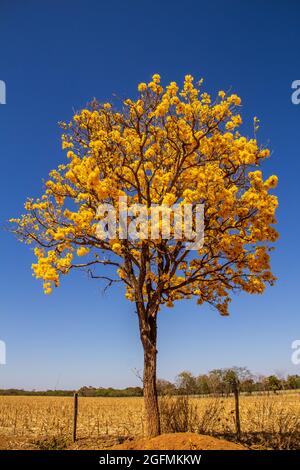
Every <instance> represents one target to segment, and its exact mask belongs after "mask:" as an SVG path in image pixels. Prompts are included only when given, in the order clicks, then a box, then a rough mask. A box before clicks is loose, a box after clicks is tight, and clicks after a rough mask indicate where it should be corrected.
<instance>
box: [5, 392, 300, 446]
mask: <svg viewBox="0 0 300 470" xmlns="http://www.w3.org/2000/svg"><path fill="white" fill-rule="evenodd" d="M164 400H165V399H163V402H162V421H163V431H165V432H180V431H192V432H197V433H201V434H210V435H217V436H223V437H227V438H230V439H233V438H234V430H235V422H234V401H233V398H231V397H229V398H208V397H207V398H201V397H199V398H190V399H189V416H188V419H186V414H187V413H186V408H185V409H182V410H181V417H182V418H183V419H182V420H181V422H178V421H176V422H174V420H173V416H170V413H171V415H172V411H171V410H172V407H171V408H170V400H172V399H167V400H169V402H164ZM173 400H175V399H173ZM72 407H73V400H72V398H69V397H28V396H0V448H2V449H3V448H6V447H21V448H22V447H25V448H26V447H28V446H29V447H30V446H33V448H36V446H38V447H40V448H41V447H43V442H44V443H46V444H45V446H46V447H47V445H49V447H50V448H52V447H53V448H57V447H59V446H61V447H65V446H67V445H69V444H68V442H69V441H70V437H71V435H72V422H73V414H72ZM176 416H177V417H178V416H179V421H180V410H179V412H178V410H177V411H176ZM240 416H241V428H242V433H243V436H244V437H243V439H244V443H245V442H246V443H248V444H249V445H251V446H257V447H260V446H263V447H266V448H299V433H300V394H299V392H297V393H286V394H278V395H270V396H258V395H256V396H241V397H240ZM179 428H184V429H179ZM143 433H144V423H143V400H142V398H84V397H80V398H79V411H78V431H77V436H78V443H77V444H75V446H77V447H79V448H81V446H82V447H83V448H87V447H89V448H93V447H98V448H99V446H102V447H105V446H109V445H112V444H116V443H118V442H122V440H124V438H131V437H141V436H143ZM47 443H50V444H47ZM51 443H52V444H51Z"/></svg>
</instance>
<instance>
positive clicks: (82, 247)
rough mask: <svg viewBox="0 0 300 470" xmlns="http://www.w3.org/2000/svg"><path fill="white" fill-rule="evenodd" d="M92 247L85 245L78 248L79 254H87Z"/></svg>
mask: <svg viewBox="0 0 300 470" xmlns="http://www.w3.org/2000/svg"><path fill="white" fill-rule="evenodd" d="M89 251H90V249H89V248H87V247H85V246H81V247H80V248H77V251H76V253H77V255H78V256H84V255H87V254H88V253H89Z"/></svg>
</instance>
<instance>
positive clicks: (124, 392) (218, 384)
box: [0, 367, 300, 397]
mask: <svg viewBox="0 0 300 470" xmlns="http://www.w3.org/2000/svg"><path fill="white" fill-rule="evenodd" d="M232 374H234V376H235V377H236V379H237V381H238V384H239V390H240V392H242V393H246V394H252V393H260V392H274V393H277V392H279V391H280V390H296V389H300V375H288V376H287V377H279V376H278V375H275V374H273V375H269V376H263V375H254V374H252V373H251V372H250V371H249V370H248V369H247V368H246V367H232V368H229V369H214V370H212V371H210V372H208V373H207V374H201V375H198V376H195V375H193V374H192V373H191V372H189V371H183V372H181V373H180V374H179V375H178V376H177V378H176V380H175V382H170V381H168V380H164V379H158V381H157V391H158V394H159V395H166V394H170V395H178V394H188V395H221V396H224V395H228V394H229V393H230V392H231V382H232ZM74 392H75V390H46V391H45V390H31V391H28V390H23V389H15V388H10V389H0V395H28V396H37V395H38V396H65V397H68V396H72V395H73V394H74ZM76 392H78V393H79V395H80V396H83V397H141V396H142V395H143V389H142V387H127V388H123V389H117V388H112V387H109V388H104V387H86V386H85V387H81V388H80V389H79V390H76Z"/></svg>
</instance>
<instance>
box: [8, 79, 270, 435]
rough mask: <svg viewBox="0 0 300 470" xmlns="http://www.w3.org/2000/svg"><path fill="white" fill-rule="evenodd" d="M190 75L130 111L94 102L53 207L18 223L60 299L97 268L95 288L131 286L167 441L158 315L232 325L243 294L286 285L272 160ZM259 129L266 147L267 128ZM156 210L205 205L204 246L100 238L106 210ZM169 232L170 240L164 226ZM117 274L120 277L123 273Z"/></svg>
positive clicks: (232, 110)
mask: <svg viewBox="0 0 300 470" xmlns="http://www.w3.org/2000/svg"><path fill="white" fill-rule="evenodd" d="M201 88H202V82H198V83H197V84H194V81H193V77H191V76H190V75H187V76H186V77H185V80H184V84H183V87H182V89H179V87H178V85H177V84H176V83H175V82H171V83H170V84H169V85H168V86H166V87H165V88H163V86H162V85H161V83H160V76H159V75H157V74H156V75H154V76H153V77H152V80H151V81H150V83H140V84H139V86H138V91H139V95H138V98H137V99H136V100H131V99H126V100H125V101H124V103H123V109H122V110H121V111H117V110H115V109H114V108H113V107H112V105H111V104H110V103H105V104H102V105H101V104H98V103H97V102H95V101H94V102H92V103H91V105H90V106H89V107H88V109H83V110H82V111H80V112H78V113H77V114H75V115H74V116H73V118H72V121H71V122H69V123H61V126H62V128H63V135H62V147H63V149H66V151H67V161H66V162H65V163H63V164H61V165H59V167H58V168H57V169H56V170H53V171H51V172H50V174H49V179H48V181H47V182H46V183H45V191H44V194H43V195H42V196H41V198H39V199H36V200H33V199H29V200H27V202H26V204H25V209H26V213H25V215H23V216H22V217H20V218H18V219H12V222H13V223H14V229H13V230H14V232H15V233H16V234H17V236H18V237H19V238H20V239H21V240H22V241H25V242H26V243H28V244H32V245H33V247H34V253H35V255H36V257H37V261H36V263H34V264H33V265H32V268H33V272H34V276H35V277H36V278H38V279H41V280H42V281H43V285H44V290H45V293H46V294H49V293H50V292H51V291H52V289H53V287H54V286H55V287H57V286H59V283H60V279H61V277H62V275H64V274H68V273H69V272H70V271H71V270H72V269H76V268H86V269H87V270H89V272H90V274H91V276H92V277H94V278H97V279H102V280H103V279H104V280H106V281H107V282H108V284H109V285H110V284H111V283H113V282H121V283H124V285H125V288H126V294H125V295H126V298H127V299H129V300H130V301H132V302H134V303H135V307H136V312H137V317H138V321H139V330H140V338H141V342H142V345H143V348H144V375H143V383H144V400H145V414H146V422H147V432H148V435H149V436H154V435H157V434H159V432H160V422H159V410H158V403H157V392H156V356H157V348H156V340H157V315H158V312H159V311H160V309H161V307H162V306H163V305H165V306H167V307H172V306H173V304H174V302H175V301H176V300H180V299H191V298H192V297H195V298H196V300H197V303H198V304H199V305H201V304H203V303H205V302H207V303H209V304H211V305H213V306H214V307H216V309H217V310H218V311H219V312H220V314H221V315H227V314H228V304H229V302H230V300H231V296H232V293H233V292H234V291H240V290H243V291H246V292H249V293H262V292H263V291H264V288H265V286H266V284H272V283H273V282H274V276H273V275H272V273H271V270H270V259H269V251H270V249H271V247H270V242H274V241H275V240H276V239H277V232H276V230H275V229H274V227H273V224H274V223H276V220H275V215H274V214H275V209H276V207H277V198H276V196H275V195H273V194H272V192H270V190H271V189H272V188H274V187H275V186H276V184H277V177H276V176H271V177H269V178H268V179H266V180H264V179H263V176H262V172H261V171H260V170H259V166H260V164H261V162H262V161H263V160H264V159H265V158H267V157H268V156H269V154H270V153H269V150H267V149H265V148H262V147H259V146H258V144H257V141H256V138H255V137H253V138H248V137H245V136H243V135H241V134H240V132H239V131H238V128H239V126H240V125H241V123H242V119H241V116H240V114H239V112H238V110H239V107H240V105H241V100H240V98H239V97H238V96H237V95H235V94H230V95H227V94H226V93H225V92H224V91H220V92H219V93H218V96H217V98H216V99H215V100H214V101H212V100H211V97H210V95H208V94H207V93H205V92H202V89H201ZM257 123H258V121H257V119H255V123H254V124H255V125H254V128H255V130H254V136H255V131H256V130H257V127H258V124H257ZM120 197H127V200H128V204H129V205H130V204H137V203H139V204H143V205H145V206H146V207H147V209H149V208H150V207H151V205H153V204H158V205H163V206H165V207H170V206H171V205H173V204H179V205H184V204H187V203H189V204H193V205H195V204H199V203H201V204H204V205H205V216H204V230H205V238H204V244H203V246H202V247H201V248H200V249H198V250H194V251H190V250H188V249H187V247H186V244H185V241H184V240H174V239H172V237H170V238H169V239H166V238H164V237H163V236H162V234H161V233H160V235H159V236H158V237H157V238H156V239H151V237H148V238H142V239H123V238H121V237H120V236H118V235H116V236H115V238H112V239H100V238H99V237H98V236H97V224H98V222H99V216H98V213H97V209H98V207H99V204H104V203H109V204H111V205H113V206H114V207H117V205H118V202H119V198H120ZM159 224H160V226H159V227H160V229H161V222H159ZM112 272H114V275H112V274H111V273H112Z"/></svg>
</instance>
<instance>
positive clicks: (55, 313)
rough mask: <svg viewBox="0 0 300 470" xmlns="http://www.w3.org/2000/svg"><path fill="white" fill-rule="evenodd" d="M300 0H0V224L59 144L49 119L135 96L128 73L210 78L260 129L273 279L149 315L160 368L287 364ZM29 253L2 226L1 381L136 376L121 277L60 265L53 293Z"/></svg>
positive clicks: (170, 374) (295, 278) (295, 221)
mask: <svg viewBox="0 0 300 470" xmlns="http://www.w3.org/2000/svg"><path fill="white" fill-rule="evenodd" d="M299 14H300V5H299V2H297V1H292V0H290V1H286V2H283V1H257V0H252V1H250V0H248V1H243V2H241V1H233V0H227V1H220V0H219V1H214V2H207V1H196V0H193V1H191V0H185V1H184V2H183V1H176V0H172V1H171V0H166V1H164V2H161V1H158V0H152V1H151V2H146V1H144V0H139V1H137V0H131V1H127V2H123V1H119V0H115V1H114V2H101V1H95V0H89V1H83V0H64V1H58V0H51V1H49V0H46V1H43V2H40V1H37V0H27V1H26V2H24V1H21V0H19V1H18V0H16V1H14V2H11V1H9V0H1V5H0V43H1V58H0V80H4V81H5V82H6V87H7V104H6V105H0V155H1V177H2V178H1V179H2V181H1V184H0V192H1V222H2V223H3V222H4V221H5V220H6V219H8V218H10V217H12V216H16V215H18V214H20V213H21V212H22V208H23V202H24V200H25V199H26V197H27V196H29V195H30V196H38V195H39V194H40V193H41V190H42V179H43V178H46V176H47V174H48V172H49V170H51V169H53V168H55V167H56V166H57V164H59V163H60V162H62V161H63V159H64V158H65V156H64V152H62V151H61V148H60V130H59V128H58V126H57V122H58V121H60V120H68V119H69V118H70V117H71V115H72V111H73V109H74V108H75V109H78V108H80V107H82V106H84V105H85V103H86V102H87V101H89V100H90V99H91V98H93V97H96V98H97V99H98V100H99V101H107V100H109V99H110V98H111V97H112V95H113V93H116V94H117V95H118V96H120V97H127V96H135V94H136V86H137V83H138V82H140V81H147V80H149V79H150V77H151V75H152V74H153V73H160V75H161V76H162V81H163V82H165V83H166V82H169V81H172V80H176V81H178V82H180V81H181V80H182V78H183V76H184V75H185V74H187V73H190V74H192V75H193V76H195V77H196V78H201V77H204V79H205V81H204V86H205V88H206V90H207V91H209V92H211V93H216V92H217V91H218V90H219V89H225V90H228V89H231V90H232V91H233V92H235V93H237V94H239V95H240V96H241V97H242V101H243V109H242V116H243V119H244V124H243V131H244V132H245V133H246V134H250V133H251V132H252V120H253V116H258V117H259V119H260V121H261V128H260V131H259V139H260V141H261V142H262V143H265V144H268V145H269V146H270V148H271V149H272V152H273V155H272V157H271V159H269V161H268V162H267V163H266V164H265V166H264V174H265V175H266V176H268V175H270V174H273V173H276V174H278V176H279V179H280V184H279V187H278V189H277V195H278V196H279V202H280V208H279V210H278V220H279V227H278V228H279V231H280V233H281V238H280V240H279V242H278V243H277V248H276V251H275V252H274V253H273V256H272V260H273V262H272V266H273V270H274V273H275V274H276V275H277V276H278V278H279V280H278V282H277V284H276V286H275V287H273V288H268V289H267V291H266V292H265V294H264V295H263V296H252V295H246V294H240V295H239V296H236V297H234V299H233V302H232V304H231V316H230V317H229V318H223V317H220V316H219V315H218V314H217V312H215V311H214V310H212V309H211V308H209V307H206V306H204V307H203V306H202V307H198V306H197V305H196V304H195V303H194V301H188V302H181V303H180V302H179V303H177V305H176V306H175V308H174V309H166V310H162V311H161V313H160V317H159V340H158V350H159V356H158V373H159V376H160V377H164V378H166V379H173V378H174V377H175V376H176V374H177V373H178V372H180V371H181V370H183V369H189V370H191V371H192V372H193V373H195V374H198V373H202V372H205V371H207V370H210V369H212V368H217V367H227V366H231V365H240V366H242V365H246V366H248V367H249V368H250V369H252V370H253V371H254V372H262V373H270V372H273V371H282V372H288V373H299V374H300V366H299V365H298V366H295V365H293V364H292V363H291V360H290V357H291V353H292V350H291V342H292V341H293V340H294V339H299V338H300V319H299V301H298V289H299V275H298V266H299V262H300V256H299V249H298V239H299V218H298V213H299V209H298V201H299V194H298V191H299V175H300V162H299V157H300V156H299V130H300V105H298V106H297V105H293V104H292V102H291V93H292V90H291V83H292V82H293V81H294V80H297V79H300V56H299V52H298V46H299V40H300V29H299ZM33 259H34V256H33V254H32V253H31V252H30V250H29V249H28V248H27V247H26V246H24V245H22V244H19V243H17V241H16V240H15V239H14V237H13V236H12V235H11V234H9V233H7V232H5V231H2V232H1V264H0V276H1V284H0V285H1V297H0V339H1V340H4V341H5V342H6V345H7V365H6V366H0V388H1V387H23V388H54V387H60V388H77V387H80V386H82V385H101V386H109V385H111V386H115V387H123V386H128V385H134V384H139V380H138V379H137V377H136V376H135V374H134V372H133V370H134V369H141V368H142V349H141V346H140V344H139V338H138V326H137V319H136V317H135V314H134V307H133V305H132V304H130V303H128V301H126V300H125V299H124V296H123V292H122V291H121V289H120V288H113V289H112V290H111V291H110V292H108V293H107V294H105V295H104V294H103V293H102V290H101V286H100V285H98V284H97V281H95V280H89V279H87V277H86V276H85V275H84V274H82V273H73V274H71V276H69V277H67V278H64V279H63V281H62V285H61V287H60V288H59V289H56V290H55V292H54V293H53V294H52V295H51V296H45V295H44V294H43V290H42V287H41V285H40V283H39V282H38V281H36V280H34V279H33V277H32V275H31V269H30V265H31V263H32V262H33Z"/></svg>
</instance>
